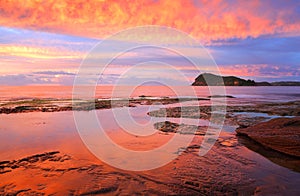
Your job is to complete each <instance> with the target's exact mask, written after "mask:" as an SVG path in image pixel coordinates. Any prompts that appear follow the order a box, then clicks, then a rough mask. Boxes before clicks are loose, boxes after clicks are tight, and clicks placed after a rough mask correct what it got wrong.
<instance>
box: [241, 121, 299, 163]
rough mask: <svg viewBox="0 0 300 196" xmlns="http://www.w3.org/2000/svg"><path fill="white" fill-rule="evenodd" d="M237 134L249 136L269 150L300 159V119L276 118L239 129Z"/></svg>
mask: <svg viewBox="0 0 300 196" xmlns="http://www.w3.org/2000/svg"><path fill="white" fill-rule="evenodd" d="M236 132H237V135H238V136H239V135H240V136H247V137H249V138H251V139H252V140H254V141H256V142H258V143H259V144H261V145H263V146H265V147H267V148H270V149H273V150H275V151H278V152H281V153H284V154H287V155H291V156H296V157H300V117H295V118H276V119H272V120H270V121H267V122H261V123H258V124H256V125H254V126H251V127H247V128H238V129H237V130H236Z"/></svg>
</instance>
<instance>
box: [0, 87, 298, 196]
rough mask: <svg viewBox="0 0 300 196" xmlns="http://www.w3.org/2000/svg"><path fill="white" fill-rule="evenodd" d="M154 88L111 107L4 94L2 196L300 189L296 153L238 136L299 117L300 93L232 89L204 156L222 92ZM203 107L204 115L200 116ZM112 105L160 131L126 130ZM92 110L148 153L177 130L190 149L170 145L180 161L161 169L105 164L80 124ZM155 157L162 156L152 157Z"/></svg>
mask: <svg viewBox="0 0 300 196" xmlns="http://www.w3.org/2000/svg"><path fill="white" fill-rule="evenodd" d="M248 88H249V87H248ZM256 90H257V89H256ZM248 91H249V90H248ZM202 92H203V91H202ZM293 94H295V93H293ZM152 95H153V96H150V95H149V96H146V95H144V93H143V96H142V95H140V96H136V95H135V97H131V98H129V99H124V98H123V99H118V101H119V102H118V103H122V104H115V105H114V107H111V105H110V104H109V102H110V99H108V100H103V98H99V97H98V98H97V99H95V100H92V101H91V100H90V101H88V102H87V101H78V100H77V102H76V104H78V105H76V106H78V107H77V108H76V109H75V110H73V111H72V101H71V100H70V99H68V98H64V99H59V98H58V97H55V98H52V99H49V98H44V97H34V99H32V98H26V99H25V100H24V98H23V99H21V100H18V99H14V100H7V99H6V100H2V105H1V110H0V111H6V112H2V114H0V115H1V118H0V121H1V122H0V125H1V127H0V129H1V144H0V149H1V151H0V153H1V155H0V157H1V160H0V175H1V182H0V193H1V194H12V195H13V194H20V195H21V194H24V195H42V194H46V195H51V194H52V195H67V194H69V195H97V194H104V195H105V194H107V195H111V194H113V195H133V194H144V195H151V194H154V195H212V194H213V195H216V194H217V195H218V194H220V195H223V194H227V195H237V194H243V195H253V194H254V195H266V194H277V193H282V194H283V193H284V194H290V195H297V194H298V193H299V191H300V189H299V188H298V187H297V184H299V183H300V173H299V172H300V168H299V165H300V164H299V163H300V159H299V157H298V156H297V154H293V152H292V154H291V153H284V152H282V151H281V152H280V150H279V151H278V149H276V148H275V149H274V148H270V146H266V145H265V144H264V143H262V142H259V139H258V140H257V139H255V137H254V138H253V137H252V138H251V136H247V135H245V134H239V135H237V134H236V129H238V132H239V133H240V132H241V131H242V130H243V129H251V128H252V127H255V126H260V127H261V129H262V132H263V129H264V123H266V122H268V121H270V120H276V119H279V118H280V119H295V120H296V121H297V120H298V119H297V118H295V117H296V116H299V103H300V102H299V101H296V100H297V96H290V99H287V100H286V101H285V102H283V101H282V102H279V101H272V98H273V99H276V97H274V96H272V97H271V96H270V95H266V96H269V98H270V99H266V98H264V97H263V96H262V95H263V93H262V95H258V96H257V98H253V97H249V96H248V97H247V96H241V95H237V94H234V93H231V94H230V96H225V98H226V103H227V107H226V118H225V121H224V125H223V127H222V130H221V132H220V135H219V136H218V137H217V139H216V141H215V143H214V145H213V146H212V148H211V150H210V151H208V153H207V154H205V155H204V156H199V148H200V147H201V143H202V142H203V139H204V137H205V134H206V132H207V127H208V126H209V122H210V118H211V115H212V114H211V105H210V104H211V103H212V102H213V101H214V102H216V103H218V99H220V98H222V97H224V96H215V97H209V96H205V95H204V96H201V97H200V96H199V97H194V98H192V97H189V98H187V97H185V98H183V99H178V98H177V99H176V98H174V97H172V96H170V97H167V96H164V97H159V96H156V94H155V92H153V93H152ZM280 96H281V95H278V97H280ZM212 99H213V100H212ZM120 100H121V102H120ZM124 100H125V101H124ZM270 100H271V101H270ZM158 101H159V102H160V103H161V104H162V105H161V106H160V108H157V107H156V108H151V107H153V104H154V103H155V102H158ZM221 103H222V102H221ZM91 105H92V106H91ZM79 106H80V107H79ZM95 106H96V107H95ZM4 108H6V109H4ZM7 108H10V109H7ZM16 108H17V109H16ZM45 108H46V109H45ZM49 108H50V109H49ZM51 108H52V109H51ZM197 108H198V109H199V111H200V116H197V115H196V114H197V113H196V112H197V111H198V109H197ZM113 109H115V110H116V111H118V112H121V113H122V112H125V111H126V110H127V109H129V111H130V113H131V115H132V117H133V118H134V120H135V121H136V122H137V123H140V124H146V123H148V122H149V120H150V119H154V120H153V121H151V123H150V125H149V126H150V127H151V128H152V131H153V134H150V135H149V136H146V137H144V136H135V135H134V134H132V133H128V132H126V131H124V129H122V128H120V127H119V125H118V123H117V122H116V121H114V120H112V119H113V118H114V116H113V112H112V111H113ZM94 111H96V113H97V115H98V118H99V120H100V123H101V126H102V128H103V129H104V130H105V132H106V134H107V135H108V136H109V138H110V139H111V140H112V141H114V142H115V143H116V144H117V145H120V146H122V147H123V148H126V149H130V150H134V151H147V150H152V149H154V148H159V147H160V146H163V145H165V144H167V143H168V142H169V141H170V140H171V139H172V138H173V137H174V135H178V136H179V138H180V137H186V136H190V135H193V138H192V141H191V142H190V143H189V144H188V146H183V147H182V148H178V149H177V151H174V152H172V153H173V154H174V155H176V156H175V158H174V159H173V160H170V161H169V162H168V163H167V164H165V165H162V166H160V167H157V168H155V169H150V170H145V171H130V170H124V169H120V168H116V167H113V166H111V165H110V164H109V163H107V161H103V160H100V159H98V158H97V157H96V156H95V154H93V153H92V152H91V151H90V150H89V149H88V148H87V147H86V145H85V143H84V141H83V140H82V139H83V138H82V136H81V135H80V133H78V131H77V129H76V126H75V122H74V117H73V112H75V113H80V115H90V114H91V113H93V112H94ZM181 111H182V112H181ZM195 120H198V121H195ZM283 124H284V123H283ZM288 125H289V124H287V125H285V126H288ZM266 126H268V124H267V125H266ZM283 126H284V125H283ZM294 127H295V128H294V132H293V133H291V132H290V135H291V138H294V140H293V141H294V142H295V143H293V144H292V145H298V144H299V140H298V139H297V137H296V136H297V135H299V126H298V124H297V123H296V124H295V126H294ZM127 129H132V130H134V126H131V125H130V124H129V125H128V127H127ZM287 129H288V128H287ZM193 130H196V131H195V132H193ZM239 130H241V131H239ZM144 131H146V129H145V130H144ZM267 133H268V132H266V135H267ZM91 136H92V135H91ZM260 136H261V137H259V138H263V137H262V136H263V134H260ZM279 136H280V134H279ZM295 137H296V138H295ZM297 143H298V144H297ZM103 148H105V151H107V152H110V151H112V152H113V149H110V148H109V147H106V146H103ZM296 150H297V149H296ZM294 155H295V156H294ZM122 156H123V154H114V157H115V158H118V157H119V158H122ZM153 159H154V160H155V159H160V158H159V157H153ZM137 161H141V160H137ZM141 163H142V162H141ZM144 164H148V162H145V163H144ZM146 166H147V165H145V167H146Z"/></svg>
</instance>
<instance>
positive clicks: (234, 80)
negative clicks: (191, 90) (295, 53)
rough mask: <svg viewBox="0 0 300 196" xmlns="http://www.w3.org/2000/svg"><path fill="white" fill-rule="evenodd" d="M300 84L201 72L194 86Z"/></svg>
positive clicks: (299, 84) (298, 84)
mask: <svg viewBox="0 0 300 196" xmlns="http://www.w3.org/2000/svg"><path fill="white" fill-rule="evenodd" d="M207 85H210V86H222V85H225V86H300V82H290V81H287V82H285V81H283V82H272V83H269V82H255V81H254V80H245V79H242V78H238V77H235V76H219V75H214V74H211V73H203V74H200V75H199V76H198V77H197V78H196V79H195V81H194V82H193V84H192V86H207Z"/></svg>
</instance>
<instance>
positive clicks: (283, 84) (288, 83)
mask: <svg viewBox="0 0 300 196" xmlns="http://www.w3.org/2000/svg"><path fill="white" fill-rule="evenodd" d="M271 84H272V86H300V82H294V81H281V82H272V83H271Z"/></svg>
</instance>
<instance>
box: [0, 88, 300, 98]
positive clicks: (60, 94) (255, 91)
mask: <svg viewBox="0 0 300 196" xmlns="http://www.w3.org/2000/svg"><path fill="white" fill-rule="evenodd" d="M72 90H73V87H72V86H1V87H0V100H12V99H27V98H59V99H62V98H63V99H70V98H72ZM223 92H225V94H226V95H232V96H234V97H236V98H241V99H243V98H247V99H249V98H250V99H256V100H274V101H291V100H297V99H300V87H293V86H288V87H287V86H268V87H226V88H225V90H223V89H220V87H211V88H210V89H209V88H208V87H204V86H197V87H192V86H175V87H167V86H139V87H137V88H134V87H130V86H122V87H120V86H119V87H118V88H114V86H97V88H96V91H95V97H96V98H110V97H138V96H141V95H145V96H155V97H162V96H168V97H195V96H198V97H207V96H210V95H220V94H223Z"/></svg>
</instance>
